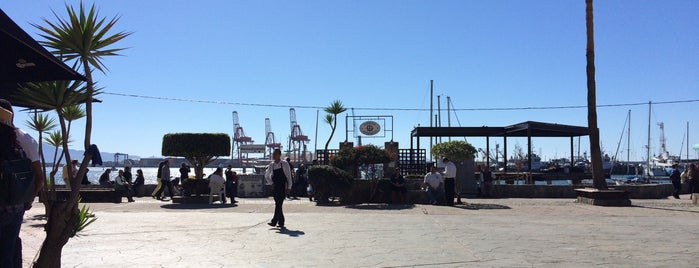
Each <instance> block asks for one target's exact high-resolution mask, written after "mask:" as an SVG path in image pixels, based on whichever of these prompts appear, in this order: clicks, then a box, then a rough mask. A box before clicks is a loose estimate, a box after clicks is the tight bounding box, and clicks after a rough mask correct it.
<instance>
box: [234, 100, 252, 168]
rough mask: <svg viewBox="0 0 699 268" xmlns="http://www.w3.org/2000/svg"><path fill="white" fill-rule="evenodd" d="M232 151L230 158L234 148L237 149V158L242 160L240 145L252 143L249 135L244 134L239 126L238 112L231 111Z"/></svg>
mask: <svg viewBox="0 0 699 268" xmlns="http://www.w3.org/2000/svg"><path fill="white" fill-rule="evenodd" d="M233 130H234V132H233V133H234V134H233V147H232V148H233V149H232V150H233V151H232V152H231V153H232V154H231V158H232V157H233V155H235V150H236V149H237V150H238V159H241V160H242V154H241V152H240V145H243V144H249V143H252V142H253V140H252V138H251V137H248V136H246V135H245V130H243V127H242V126H240V121H239V120H238V112H237V111H233Z"/></svg>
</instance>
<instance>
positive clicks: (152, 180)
mask: <svg viewBox="0 0 699 268" xmlns="http://www.w3.org/2000/svg"><path fill="white" fill-rule="evenodd" d="M61 169H62V168H60V169H59V170H58V172H57V173H56V176H55V178H56V185H65V182H64V181H63V179H61V178H62V177H61V174H62V172H61ZM107 169H111V168H110V167H89V170H88V172H87V179H88V180H89V181H90V182H91V183H92V184H99V178H100V176H101V175H102V173H104V171H105V170H107ZM120 169H124V168H123V167H117V168H116V169H112V171H111V173H109V178H110V179H111V180H112V181H113V180H115V178H116V177H117V175H118V172H117V171H118V170H120ZM138 169H140V170H142V171H143V177H144V178H145V183H146V184H158V180H157V175H158V168H157V167H132V168H131V173H132V174H133V178H134V179H135V178H136V170H138ZM179 169H180V168H179V167H177V168H174V167H173V168H170V175H172V177H173V178H175V177H179V176H180V171H179ZM232 170H233V171H235V172H236V173H238V174H253V173H254V171H255V170H254V169H253V168H246V169H245V170H243V169H242V168H233V169H232ZM214 171H216V168H204V175H205V176H206V175H208V174H211V173H214ZM47 173H48V171H47ZM189 174H190V175H194V169H192V171H191V172H190V173H189ZM46 177H47V178H48V174H47V175H46Z"/></svg>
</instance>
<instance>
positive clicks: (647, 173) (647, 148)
mask: <svg viewBox="0 0 699 268" xmlns="http://www.w3.org/2000/svg"><path fill="white" fill-rule="evenodd" d="M651 105H652V102H651V101H648V143H646V157H647V158H646V175H647V176H648V177H649V178H650V175H651V172H650V110H651Z"/></svg>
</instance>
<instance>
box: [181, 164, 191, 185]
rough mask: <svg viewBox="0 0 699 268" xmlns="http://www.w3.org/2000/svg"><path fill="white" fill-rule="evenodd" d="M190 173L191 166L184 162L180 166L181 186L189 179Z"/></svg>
mask: <svg viewBox="0 0 699 268" xmlns="http://www.w3.org/2000/svg"><path fill="white" fill-rule="evenodd" d="M190 171H191V169H189V166H187V164H185V163H184V162H182V165H180V184H182V183H184V180H186V179H189V172H190Z"/></svg>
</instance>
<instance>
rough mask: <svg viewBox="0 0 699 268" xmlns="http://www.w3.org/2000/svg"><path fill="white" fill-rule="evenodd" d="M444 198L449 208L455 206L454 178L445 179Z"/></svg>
mask: <svg viewBox="0 0 699 268" xmlns="http://www.w3.org/2000/svg"><path fill="white" fill-rule="evenodd" d="M444 198H445V199H446V205H447V206H453V205H454V178H446V179H444Z"/></svg>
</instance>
